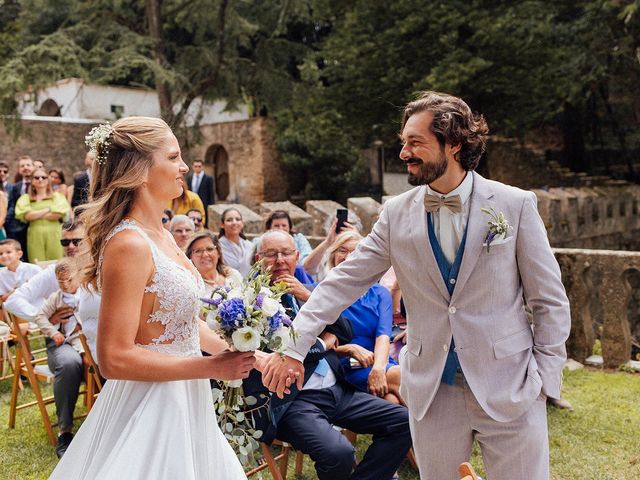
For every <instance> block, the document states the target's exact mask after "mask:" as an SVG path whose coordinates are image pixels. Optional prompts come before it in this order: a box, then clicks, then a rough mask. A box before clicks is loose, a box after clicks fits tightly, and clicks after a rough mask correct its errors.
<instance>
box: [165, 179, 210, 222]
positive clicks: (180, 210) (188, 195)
mask: <svg viewBox="0 0 640 480" xmlns="http://www.w3.org/2000/svg"><path fill="white" fill-rule="evenodd" d="M182 184H183V186H184V188H183V189H182V195H180V196H179V197H178V198H174V199H173V200H172V201H170V202H167V205H166V207H167V208H169V209H170V210H171V211H172V212H173V214H174V215H186V214H187V212H188V211H189V210H191V209H194V208H195V209H196V210H198V211H199V212H200V213H201V214H202V216H203V217H204V204H203V203H202V200H200V197H199V196H198V194H197V193H195V192H192V191H191V190H189V189H188V188H187V181H186V180H185V179H184V175H183V176H182Z"/></svg>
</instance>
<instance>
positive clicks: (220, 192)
mask: <svg viewBox="0 0 640 480" xmlns="http://www.w3.org/2000/svg"><path fill="white" fill-rule="evenodd" d="M204 163H205V168H207V167H208V168H207V170H209V169H212V170H213V171H212V172H208V173H210V174H213V181H214V182H215V189H216V201H225V200H227V198H228V197H229V193H230V192H231V186H230V184H229V154H228V153H227V150H226V149H225V148H224V147H223V146H222V145H220V144H219V143H216V144H214V145H211V146H210V147H209V148H207V152H206V153H205V155H204Z"/></svg>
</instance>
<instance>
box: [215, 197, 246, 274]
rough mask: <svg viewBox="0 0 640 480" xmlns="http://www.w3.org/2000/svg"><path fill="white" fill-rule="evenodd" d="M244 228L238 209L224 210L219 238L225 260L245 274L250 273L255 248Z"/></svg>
mask: <svg viewBox="0 0 640 480" xmlns="http://www.w3.org/2000/svg"><path fill="white" fill-rule="evenodd" d="M243 229H244V221H243V220H242V215H241V214H240V212H239V211H238V210H236V209H235V208H227V209H226V210H225V211H224V212H222V215H221V216H220V233H219V235H218V240H219V242H220V248H222V254H223V256H224V261H225V263H226V264H227V265H229V266H230V267H231V268H235V269H236V270H238V271H239V272H240V273H241V274H242V275H243V276H244V275H246V274H247V273H249V270H251V266H252V265H253V256H254V253H253V252H254V251H255V248H254V246H253V243H251V242H250V241H249V240H247V239H246V237H245V236H244V232H243Z"/></svg>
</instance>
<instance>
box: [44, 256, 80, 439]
mask: <svg viewBox="0 0 640 480" xmlns="http://www.w3.org/2000/svg"><path fill="white" fill-rule="evenodd" d="M54 272H55V274H56V279H57V280H58V286H59V287H60V289H59V290H58V291H57V292H53V293H52V294H51V295H50V296H49V298H47V300H46V301H45V302H44V304H43V305H42V307H40V311H39V312H38V314H37V315H36V318H35V322H36V325H38V328H39V329H40V331H41V332H42V333H43V334H44V335H45V336H46V337H48V338H50V339H51V340H53V342H54V343H55V346H56V347H57V348H67V347H64V346H63V344H64V343H66V344H68V345H70V346H71V347H73V349H74V350H75V351H76V352H78V353H83V352H84V349H83V348H82V343H81V342H80V339H79V338H78V333H79V332H80V330H81V328H82V327H81V324H80V323H79V322H78V319H77V318H76V316H75V315H74V314H71V315H70V316H68V317H67V318H65V319H64V320H62V321H61V322H60V323H57V324H55V325H54V324H52V323H51V322H50V321H49V318H50V317H52V316H53V314H54V312H55V311H57V310H58V309H60V308H63V307H69V308H72V309H73V311H74V312H75V310H76V308H77V307H78V298H77V297H76V293H78V288H79V287H80V282H78V272H77V270H76V268H75V265H74V264H73V262H72V261H71V259H70V258H63V259H62V260H60V261H59V262H57V263H56V265H55V268H54ZM57 354H58V355H59V352H57ZM49 368H50V369H51V371H54V370H53V368H52V366H51V365H49ZM57 409H58V411H60V410H61V407H60V406H57ZM72 413H73V412H72ZM69 431H71V430H70V429H69ZM61 433H62V432H61Z"/></svg>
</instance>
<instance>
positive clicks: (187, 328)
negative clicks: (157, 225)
mask: <svg viewBox="0 0 640 480" xmlns="http://www.w3.org/2000/svg"><path fill="white" fill-rule="evenodd" d="M123 230H134V231H136V232H138V233H139V234H140V236H141V237H142V238H144V239H145V240H146V241H147V243H148V244H149V248H150V249H151V254H152V256H153V262H154V265H155V272H154V274H153V278H152V279H151V283H150V284H149V285H148V286H147V287H146V288H145V292H151V293H155V294H156V296H157V299H158V302H157V303H158V305H159V307H158V309H157V310H155V311H154V312H152V313H151V314H150V315H149V319H148V320H147V322H149V323H151V322H159V323H161V324H162V325H164V333H163V334H162V335H160V336H159V337H158V338H154V339H153V340H152V341H151V343H150V344H146V345H140V344H139V346H140V347H143V348H146V349H149V350H155V351H160V352H163V353H166V354H168V355H173V356H180V357H187V356H198V355H201V353H200V335H199V333H198V327H199V320H198V313H199V311H200V300H199V298H200V297H202V296H204V295H203V292H204V282H203V281H202V278H201V277H200V276H199V275H198V277H197V278H196V276H195V275H194V274H193V273H191V272H190V271H189V269H187V268H185V267H183V266H182V265H179V264H178V263H176V262H174V261H173V260H171V259H170V258H169V257H168V256H167V255H166V254H165V253H164V252H163V251H162V250H160V249H159V248H158V246H157V245H156V244H155V243H154V242H153V241H152V240H151V238H149V236H148V235H147V234H146V233H145V232H144V230H142V229H141V228H140V227H139V226H138V225H137V224H136V223H135V222H134V221H133V220H128V219H125V220H122V221H121V222H120V223H119V224H118V225H117V226H116V227H115V228H114V229H113V230H112V231H111V233H109V235H107V238H106V240H105V245H106V244H107V242H108V241H109V240H110V239H111V238H113V237H114V236H115V235H117V234H118V233H120V232H122V231H123ZM100 264H102V256H100Z"/></svg>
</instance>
